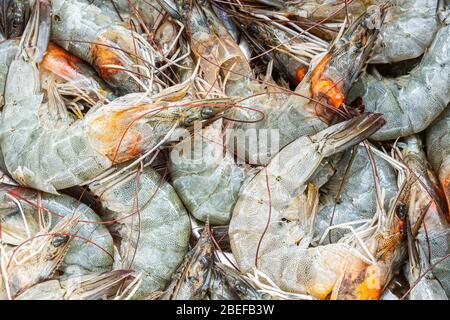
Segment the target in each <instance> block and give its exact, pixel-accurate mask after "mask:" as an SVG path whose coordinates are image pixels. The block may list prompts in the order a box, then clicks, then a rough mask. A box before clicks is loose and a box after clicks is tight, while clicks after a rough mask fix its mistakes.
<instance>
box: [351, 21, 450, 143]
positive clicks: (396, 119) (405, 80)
mask: <svg viewBox="0 0 450 320" xmlns="http://www.w3.org/2000/svg"><path fill="white" fill-rule="evenodd" d="M447 14H448V13H447ZM442 24H443V25H442V27H441V28H440V29H439V31H438V32H437V34H436V37H435V39H434V41H433V43H432V44H431V46H430V48H429V49H428V51H427V52H426V53H425V55H424V57H423V58H422V61H421V63H420V64H419V65H418V66H417V67H415V68H414V69H413V70H412V71H411V72H410V74H409V75H407V76H405V77H400V78H398V79H395V78H394V79H389V78H383V77H382V76H381V75H379V74H377V73H376V72H375V74H374V75H371V74H369V73H365V74H364V75H362V76H361V79H360V81H359V82H358V83H356V84H355V86H354V88H353V92H352V93H351V94H350V97H349V100H350V101H351V100H352V98H354V97H357V96H362V97H363V100H364V104H365V110H366V111H371V112H381V113H383V114H384V115H385V117H386V120H387V124H386V126H384V127H383V128H382V129H381V130H379V131H378V132H377V133H375V134H374V136H373V137H371V138H372V139H375V140H390V139H396V138H398V137H405V136H408V135H411V134H414V133H418V132H421V131H423V130H425V129H426V128H427V127H428V126H429V125H430V124H431V122H432V121H433V120H434V119H436V118H437V117H438V116H439V114H440V113H441V112H442V111H443V110H444V109H445V108H446V107H447V104H448V103H449V102H450V76H449V75H450V50H449V39H450V37H448V34H449V32H450V25H448V24H447V23H446V22H445V21H443V22H442Z"/></svg>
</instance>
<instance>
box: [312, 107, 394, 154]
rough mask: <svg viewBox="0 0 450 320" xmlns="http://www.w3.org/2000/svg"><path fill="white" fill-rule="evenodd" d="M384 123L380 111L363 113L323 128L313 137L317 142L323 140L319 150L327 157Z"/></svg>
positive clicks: (362, 138)
mask: <svg viewBox="0 0 450 320" xmlns="http://www.w3.org/2000/svg"><path fill="white" fill-rule="evenodd" d="M385 123H386V121H385V120H384V118H383V115H382V114H381V113H365V114H363V115H360V116H358V117H355V118H353V119H351V120H349V121H345V122H341V123H339V124H337V125H334V126H332V127H330V128H328V129H326V130H323V131H321V132H319V133H318V134H316V135H315V136H314V137H313V138H314V140H315V141H317V142H319V141H324V142H323V145H322V151H321V152H322V155H323V156H324V157H329V156H331V155H333V154H336V153H338V152H341V151H343V150H345V149H347V148H350V147H352V146H354V145H356V144H358V143H359V142H361V141H362V140H364V139H366V138H368V137H369V136H371V135H372V134H373V133H374V132H376V131H377V130H378V129H379V128H381V127H382V126H383V125H384V124H385Z"/></svg>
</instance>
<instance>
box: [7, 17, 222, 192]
mask: <svg viewBox="0 0 450 320" xmlns="http://www.w3.org/2000/svg"><path fill="white" fill-rule="evenodd" d="M36 23H37V18H36V17H35V18H34V20H33V21H32V23H31V24H29V27H30V30H31V31H32V30H33V29H32V26H33V25H35V24H36ZM26 39H27V37H23V38H22V43H23V44H24V43H26V42H27V40H26ZM22 47H23V46H22ZM23 55H25V56H26V55H27V53H26V52H25V50H24V49H23V48H21V49H20V51H19V54H18V56H17V57H16V59H15V60H14V61H13V62H12V64H11V66H10V71H9V73H8V79H7V82H6V89H5V92H6V97H5V102H6V103H5V107H4V109H3V112H2V119H1V120H2V121H1V122H2V126H1V134H0V146H1V150H2V153H3V156H4V160H5V164H6V167H7V169H8V172H9V173H10V174H11V175H12V177H13V178H14V179H15V180H16V181H18V182H19V183H20V184H22V185H25V186H29V187H33V188H35V189H38V190H42V191H46V192H49V193H56V192H57V190H60V189H64V188H68V187H71V186H75V185H82V184H83V183H85V182H87V181H88V180H91V179H93V178H94V177H96V176H98V175H99V174H101V173H103V172H104V171H106V170H107V169H109V168H110V167H111V166H112V165H113V164H117V163H121V162H124V161H127V160H130V159H133V158H136V157H138V156H139V155H141V153H145V152H146V151H148V150H151V149H152V148H153V147H155V146H156V145H158V143H160V142H161V140H163V139H164V138H167V137H166V136H167V135H168V134H169V133H170V132H172V130H175V129H176V128H177V127H190V126H192V124H193V122H195V121H196V120H206V119H211V118H213V117H215V116H216V115H217V114H218V113H220V112H221V111H223V110H224V109H225V107H216V106H217V105H219V106H223V105H224V104H225V103H227V102H228V103H229V102H230V99H219V100H213V101H211V100H207V101H208V102H207V103H206V100H205V101H203V100H201V101H197V102H196V101H192V100H190V99H187V100H186V99H185V100H182V99H180V100H178V101H177V102H176V103H173V102H172V103H171V102H167V101H164V96H163V97H161V96H159V97H157V96H155V99H157V100H156V101H155V100H151V99H150V98H146V97H145V96H143V95H142V94H137V93H135V94H129V95H126V96H123V97H120V98H118V99H116V100H114V101H113V102H111V103H109V104H107V105H104V106H102V105H97V107H96V108H92V109H90V110H89V112H88V113H87V114H86V115H85V116H84V118H83V119H81V120H73V119H72V120H71V119H70V118H69V119H64V120H65V121H61V120H59V119H58V118H55V117H53V118H49V119H46V120H47V121H45V122H43V121H42V122H41V121H40V120H41V119H42V116H43V115H45V114H46V113H45V111H44V110H48V112H50V114H51V113H53V112H55V111H54V110H52V108H55V106H53V105H52V104H51V103H47V102H46V101H45V100H44V97H43V95H42V94H41V93H40V89H39V88H40V81H39V71H38V69H37V66H36V63H35V62H34V61H33V60H32V59H30V60H28V61H25V59H24V58H23V57H22V56H23ZM172 91H173V90H172ZM171 93H172V92H171ZM181 96H183V95H181ZM205 103H206V104H205ZM211 105H212V106H211ZM30 146H31V147H30ZM43 150H45V151H43Z"/></svg>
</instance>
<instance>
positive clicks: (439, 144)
mask: <svg viewBox="0 0 450 320" xmlns="http://www.w3.org/2000/svg"><path fill="white" fill-rule="evenodd" d="M449 127H450V109H449V108H447V109H446V110H445V111H444V112H443V113H442V115H441V116H440V117H439V118H438V119H437V120H436V121H435V122H434V123H433V124H432V125H431V126H430V128H429V129H428V131H427V132H426V146H427V155H428V159H429V160H430V163H431V165H432V167H433V169H434V171H435V172H436V173H437V174H438V178H439V182H440V185H441V186H442V189H443V190H444V194H445V197H446V199H447V208H449V207H448V205H449V204H450V187H449V185H450V184H449V181H450V170H449V163H450V157H449V155H450V135H449ZM447 212H448V211H447ZM426 218H427V216H425V219H424V220H425V226H426V227H427V234H425V233H423V236H422V237H421V238H419V240H422V243H423V245H422V247H423V249H424V250H425V252H426V253H427V254H429V255H431V261H430V262H431V263H432V264H433V263H436V262H437V261H439V260H440V259H442V258H444V257H445V256H446V255H448V254H450V225H449V223H448V221H449V215H448V213H447V215H446V219H442V218H441V219H440V220H437V219H434V221H432V222H430V223H427V220H426ZM429 224H430V227H429ZM429 229H431V230H429ZM433 229H435V230H433ZM428 244H429V246H430V249H431V252H430V253H428ZM449 271H450V261H449V259H445V260H443V261H442V263H439V264H437V265H436V266H435V267H434V268H433V274H434V276H436V277H437V278H438V279H439V281H440V282H441V284H442V286H443V287H444V289H445V291H446V293H447V296H450V279H449V277H448V272H449Z"/></svg>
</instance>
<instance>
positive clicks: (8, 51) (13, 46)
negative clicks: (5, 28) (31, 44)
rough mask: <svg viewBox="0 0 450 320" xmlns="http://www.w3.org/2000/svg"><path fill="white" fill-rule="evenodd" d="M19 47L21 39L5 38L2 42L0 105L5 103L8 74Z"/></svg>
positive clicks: (0, 50) (0, 49) (0, 48)
mask: <svg viewBox="0 0 450 320" xmlns="http://www.w3.org/2000/svg"><path fill="white" fill-rule="evenodd" d="M18 49H19V40H14V39H13V40H5V41H3V42H0V107H2V106H3V103H4V97H3V95H4V92H5V84H6V76H7V75H8V70H9V66H10V65H11V63H12V61H13V60H14V57H15V56H16V53H17V50H18Z"/></svg>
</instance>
